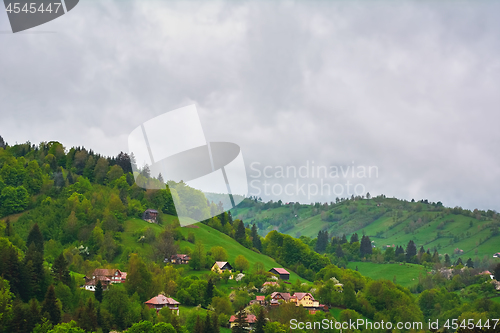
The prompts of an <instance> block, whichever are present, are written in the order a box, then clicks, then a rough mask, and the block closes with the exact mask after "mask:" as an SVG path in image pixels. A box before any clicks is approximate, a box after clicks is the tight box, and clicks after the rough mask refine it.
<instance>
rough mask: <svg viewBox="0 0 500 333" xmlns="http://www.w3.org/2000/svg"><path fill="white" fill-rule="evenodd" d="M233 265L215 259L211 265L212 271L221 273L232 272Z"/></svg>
mask: <svg viewBox="0 0 500 333" xmlns="http://www.w3.org/2000/svg"><path fill="white" fill-rule="evenodd" d="M232 270H233V267H232V266H231V265H230V264H229V263H228V262H227V261H216V262H215V264H214V265H213V266H212V272H215V273H218V274H222V273H223V272H224V271H229V273H232Z"/></svg>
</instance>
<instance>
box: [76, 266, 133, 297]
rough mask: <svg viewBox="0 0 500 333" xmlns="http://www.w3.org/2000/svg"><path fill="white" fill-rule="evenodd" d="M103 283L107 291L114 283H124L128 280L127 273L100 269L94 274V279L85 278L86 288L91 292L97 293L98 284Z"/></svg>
mask: <svg viewBox="0 0 500 333" xmlns="http://www.w3.org/2000/svg"><path fill="white" fill-rule="evenodd" d="M99 280H100V281H101V284H102V287H103V289H107V288H108V286H109V285H110V284H112V283H123V282H125V281H126V280H127V273H125V272H122V271H120V270H119V269H112V268H111V269H107V268H98V269H96V270H94V272H93V273H92V277H87V276H86V277H85V285H84V288H85V289H86V290H89V291H95V287H96V286H97V282H98V281H99Z"/></svg>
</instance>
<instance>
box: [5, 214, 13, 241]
mask: <svg viewBox="0 0 500 333" xmlns="http://www.w3.org/2000/svg"><path fill="white" fill-rule="evenodd" d="M12 235H13V232H12V226H11V225H10V219H9V218H7V220H5V237H10V236H12Z"/></svg>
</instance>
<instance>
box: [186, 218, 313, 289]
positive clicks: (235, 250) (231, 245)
mask: <svg viewBox="0 0 500 333" xmlns="http://www.w3.org/2000/svg"><path fill="white" fill-rule="evenodd" d="M181 231H182V234H183V235H184V237H186V238H187V236H188V233H190V232H192V233H193V234H194V235H195V238H196V240H200V241H201V242H202V243H203V245H204V246H205V250H206V251H208V250H210V249H211V248H212V247H213V246H222V247H223V248H224V249H226V251H227V253H228V255H229V262H230V263H232V262H234V259H235V258H236V257H237V256H238V255H243V256H244V257H245V258H246V259H247V260H248V261H249V262H250V267H252V266H253V265H254V264H255V263H256V262H261V263H262V264H264V268H265V269H266V270H269V269H271V268H273V267H282V266H281V265H279V264H278V263H276V261H275V260H274V259H272V258H270V257H268V256H266V255H263V254H260V253H257V252H254V251H252V250H250V249H247V248H245V247H244V246H242V245H241V244H240V243H238V242H237V241H235V240H234V239H233V238H231V237H229V236H227V235H225V234H223V233H221V232H220V231H217V230H215V229H212V228H210V227H209V226H206V225H204V224H202V223H197V224H195V225H194V226H192V227H183V228H181ZM180 246H181V249H183V248H185V247H189V248H191V249H192V248H194V244H192V243H189V242H187V241H182V242H181V244H180ZM287 270H288V271H289V272H290V282H292V283H293V282H295V281H296V280H297V279H300V280H301V281H305V280H304V279H303V278H300V277H299V276H298V275H297V274H295V273H294V272H293V271H291V270H290V269H288V268H287Z"/></svg>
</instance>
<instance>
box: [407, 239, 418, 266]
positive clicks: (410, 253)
mask: <svg viewBox="0 0 500 333" xmlns="http://www.w3.org/2000/svg"><path fill="white" fill-rule="evenodd" d="M416 255H417V246H416V245H415V243H414V242H413V240H410V241H409V242H408V246H407V247H406V262H412V260H413V257H414V256H416Z"/></svg>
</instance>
